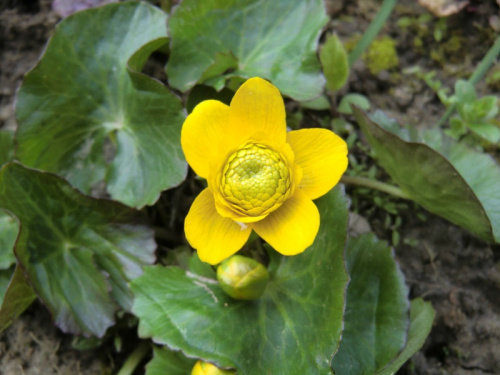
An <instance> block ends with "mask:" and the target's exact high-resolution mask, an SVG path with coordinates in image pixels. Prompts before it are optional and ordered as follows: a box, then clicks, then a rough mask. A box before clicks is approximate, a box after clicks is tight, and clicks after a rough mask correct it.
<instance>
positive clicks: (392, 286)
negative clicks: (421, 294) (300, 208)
mask: <svg viewBox="0 0 500 375" xmlns="http://www.w3.org/2000/svg"><path fill="white" fill-rule="evenodd" d="M346 265H347V271H348V273H349V276H350V278H351V281H350V282H349V286H348V288H347V296H346V311H345V318H344V319H345V320H344V332H343V333H342V341H341V342H340V347H339V350H338V352H337V353H336V354H335V357H334V358H333V361H332V368H333V370H334V371H335V374H337V375H363V374H366V375H372V374H375V373H376V372H377V371H378V370H380V369H382V368H383V367H385V366H386V365H387V364H388V363H389V362H390V361H391V360H392V359H393V358H394V357H396V356H397V354H398V353H399V352H400V351H401V350H402V349H403V347H404V345H405V343H406V338H407V331H408V326H409V322H410V321H409V315H408V314H409V307H410V306H409V301H408V297H407V295H408V290H407V288H406V285H405V282H404V277H403V274H402V273H401V271H400V270H399V268H398V266H397V265H396V262H395V261H394V258H393V254H392V251H391V249H390V248H389V247H387V245H385V244H384V243H383V242H380V241H377V239H376V238H375V237H374V236H373V235H372V234H370V235H364V236H360V237H357V238H353V239H350V240H349V243H348V245H347V249H346Z"/></svg>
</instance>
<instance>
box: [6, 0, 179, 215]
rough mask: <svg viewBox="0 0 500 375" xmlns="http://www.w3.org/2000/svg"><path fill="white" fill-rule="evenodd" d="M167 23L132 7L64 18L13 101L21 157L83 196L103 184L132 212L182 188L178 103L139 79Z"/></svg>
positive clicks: (149, 10)
mask: <svg viewBox="0 0 500 375" xmlns="http://www.w3.org/2000/svg"><path fill="white" fill-rule="evenodd" d="M166 19H167V17H166V15H165V14H164V13H163V12H161V11H160V10H159V9H157V8H155V7H152V6H149V5H147V4H146V3H134V2H128V3H125V4H110V5H108V6H105V7H99V8H95V9H89V10H87V11H85V12H79V13H77V14H75V15H74V16H72V17H69V18H67V19H65V20H63V21H62V22H61V23H60V24H59V25H58V27H57V29H56V32H55V34H54V36H53V37H52V38H51V40H50V42H49V43H48V45H47V48H46V50H45V52H44V55H43V57H42V59H41V60H40V62H39V64H38V65H37V66H36V67H35V68H34V69H33V70H32V71H31V72H29V73H28V74H27V75H26V77H25V79H24V82H23V84H22V86H21V89H20V91H19V94H18V97H17V107H16V114H17V118H18V122H19V129H18V131H17V134H16V138H17V142H18V149H17V153H16V157H17V159H18V160H20V161H21V162H22V163H24V164H25V165H27V166H31V167H35V168H38V169H42V170H45V171H50V172H55V173H57V174H59V175H61V176H63V177H64V178H66V179H68V180H69V181H70V182H71V183H72V184H73V185H74V186H76V187H78V188H79V189H80V190H81V191H83V192H85V193H90V192H91V191H92V189H94V188H95V187H96V186H98V185H99V183H101V182H103V181H105V183H106V190H107V192H108V193H109V194H110V195H111V197H112V198H113V199H116V200H119V201H121V202H124V203H126V204H128V205H130V206H134V207H142V206H144V205H147V204H153V203H154V202H155V201H156V200H157V199H158V197H159V194H160V192H161V191H162V190H164V189H167V188H170V187H173V186H176V185H178V184H179V183H180V182H181V181H182V180H183V179H184V177H185V174H186V164H185V161H184V158H183V155H182V151H181V147H180V144H179V143H180V142H179V139H180V127H181V125H182V122H183V119H184V113H183V109H182V106H181V103H180V101H179V99H177V97H176V96H175V95H174V94H172V93H171V92H170V91H169V90H168V89H167V88H166V87H165V86H163V85H162V84H161V83H160V82H159V81H157V80H153V79H151V78H149V77H147V76H145V75H144V74H141V73H139V71H140V70H141V69H142V66H143V65H144V63H145V62H146V60H147V58H148V56H149V55H150V54H151V53H152V52H153V51H154V50H156V49H158V48H159V47H161V46H162V45H164V44H165V43H166V42H167V38H166V36H167V34H166V33H167V31H166ZM132 30H134V31H133V32H132ZM137 30H140V32H136V31H137ZM41 109H43V110H41Z"/></svg>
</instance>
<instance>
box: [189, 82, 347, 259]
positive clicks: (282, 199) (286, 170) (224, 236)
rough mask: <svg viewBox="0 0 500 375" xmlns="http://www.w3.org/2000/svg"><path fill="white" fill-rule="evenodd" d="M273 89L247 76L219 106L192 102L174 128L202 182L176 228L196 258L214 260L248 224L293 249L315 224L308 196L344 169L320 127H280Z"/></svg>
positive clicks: (343, 158)
mask: <svg viewBox="0 0 500 375" xmlns="http://www.w3.org/2000/svg"><path fill="white" fill-rule="evenodd" d="M285 117H286V115H285V106H284V103H283V99H282V97H281V94H280V92H279V91H278V89H277V88H276V87H274V86H273V85H272V84H270V83H269V82H267V81H265V80H263V79H261V78H251V79H249V80H247V81H246V82H245V83H244V84H243V85H242V86H241V87H240V88H239V89H238V91H237V92H236V94H235V95H234V97H233V100H232V101H231V105H230V106H227V105H225V104H223V103H221V102H219V101H216V100H206V101H204V102H201V103H200V104H198V105H197V106H196V107H195V109H194V110H193V112H192V113H191V114H190V115H189V116H188V117H187V119H186V121H185V122H184V125H183V127H182V133H181V143H182V149H183V150H184V154H185V156H186V159H187V161H188V163H189V164H190V165H191V167H192V168H193V170H194V171H195V172H196V173H197V174H198V175H199V176H200V177H203V178H206V179H207V182H208V187H207V188H206V189H205V190H203V191H202V192H201V193H200V195H198V197H197V198H196V199H195V201H194V203H193V205H192V206H191V209H190V211H189V213H188V215H187V217H186V221H185V225H184V229H185V232H186V238H187V240H188V241H189V243H190V244H191V246H192V247H194V248H195V249H197V250H198V255H199V257H200V259H201V260H202V261H204V262H208V263H210V264H217V263H219V262H221V261H222V260H224V259H226V258H228V257H229V256H231V255H233V254H234V253H235V252H237V251H238V250H239V249H240V248H241V247H242V246H243V245H244V244H245V242H246V241H247V239H248V236H249V235H250V232H251V231H252V230H254V231H255V232H257V234H258V235H259V236H261V237H262V238H263V239H264V240H265V241H266V242H267V243H269V244H270V245H271V246H272V247H273V248H274V249H275V250H276V251H278V252H280V253H281V254H283V255H296V254H299V253H301V252H303V251H304V250H305V249H306V248H307V247H309V246H310V245H311V244H312V243H313V241H314V238H315V237H316V234H317V232H318V229H319V212H318V209H317V208H316V205H315V204H314V203H313V202H312V200H313V199H316V198H318V197H320V196H322V195H324V194H326V193H327V192H328V191H329V190H330V189H332V188H333V187H334V186H335V184H337V182H338V181H339V179H340V177H341V176H342V174H343V173H344V171H345V169H346V168H347V145H346V144H345V142H344V141H343V140H342V139H341V138H339V137H338V136H337V135H335V134H334V133H333V132H331V131H329V130H326V129H302V130H296V131H291V132H288V133H287V131H286V119H285Z"/></svg>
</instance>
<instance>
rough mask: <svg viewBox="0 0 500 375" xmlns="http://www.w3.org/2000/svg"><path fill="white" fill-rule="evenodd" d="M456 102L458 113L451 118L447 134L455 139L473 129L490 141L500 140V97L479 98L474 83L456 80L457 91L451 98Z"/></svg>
mask: <svg viewBox="0 0 500 375" xmlns="http://www.w3.org/2000/svg"><path fill="white" fill-rule="evenodd" d="M449 103H450V104H455V105H456V107H457V113H456V114H455V115H454V116H453V117H452V118H451V119H450V129H449V130H447V131H446V134H448V135H450V136H451V137H453V138H455V139H459V138H460V137H461V136H463V135H464V134H466V133H467V131H471V132H473V133H474V134H476V135H477V136H479V137H481V138H482V139H484V140H486V141H487V142H490V143H498V142H499V141H500V122H499V121H498V119H496V116H497V114H498V111H499V98H498V97H496V96H494V95H488V96H483V97H482V98H478V97H477V94H476V90H475V89H474V85H472V83H470V82H468V81H464V80H458V81H456V82H455V93H454V95H452V96H451V97H450V98H449Z"/></svg>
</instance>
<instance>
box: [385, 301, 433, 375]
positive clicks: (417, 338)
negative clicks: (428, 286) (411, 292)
mask: <svg viewBox="0 0 500 375" xmlns="http://www.w3.org/2000/svg"><path fill="white" fill-rule="evenodd" d="M434 316H435V312H434V309H433V308H432V306H431V304H430V303H429V302H424V300H423V299H421V298H417V299H414V300H413V301H411V309H410V330H409V332H408V340H407V342H406V346H405V348H404V349H403V351H402V352H401V353H399V355H398V356H397V357H396V358H395V359H394V360H393V361H392V362H391V363H389V365H388V366H387V367H385V368H383V369H382V371H380V372H378V373H377V375H393V374H395V373H396V371H397V370H398V369H399V368H400V367H401V366H402V365H403V364H404V363H405V362H406V361H407V360H408V359H409V358H410V357H411V356H412V355H413V354H415V353H416V352H417V351H418V350H419V349H420V348H421V347H422V346H423V345H424V342H425V339H426V338H427V335H428V334H429V332H430V331H431V328H432V322H433V321H434Z"/></svg>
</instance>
